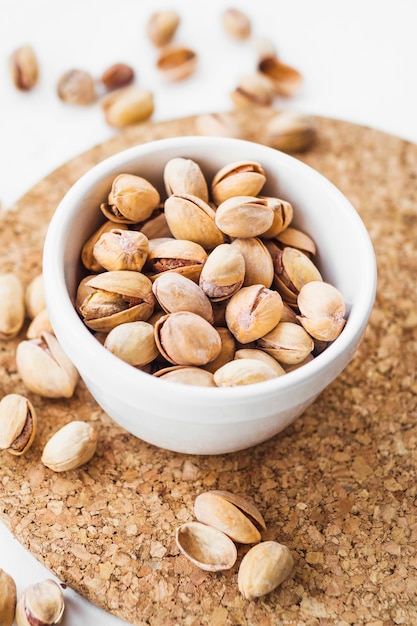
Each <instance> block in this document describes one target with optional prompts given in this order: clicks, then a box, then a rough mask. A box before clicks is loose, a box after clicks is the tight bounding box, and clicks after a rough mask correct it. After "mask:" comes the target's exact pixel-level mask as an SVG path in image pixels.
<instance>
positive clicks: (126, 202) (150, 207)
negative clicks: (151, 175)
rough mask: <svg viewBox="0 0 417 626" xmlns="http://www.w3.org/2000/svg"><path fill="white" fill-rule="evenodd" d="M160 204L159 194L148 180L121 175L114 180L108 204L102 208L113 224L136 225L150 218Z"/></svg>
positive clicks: (132, 175)
mask: <svg viewBox="0 0 417 626" xmlns="http://www.w3.org/2000/svg"><path fill="white" fill-rule="evenodd" d="M159 202H160V196H159V192H158V191H157V189H155V187H154V186H153V185H152V184H151V183H150V182H149V181H148V180H146V178H142V176H136V175H135V174H119V175H118V176H116V178H115V179H114V180H113V183H112V186H111V190H110V193H109V196H108V202H107V203H104V204H102V205H101V207H100V208H101V210H102V212H103V213H104V215H105V216H106V217H107V219H109V220H111V221H113V222H117V223H121V224H129V223H130V224H134V223H135V222H141V221H143V220H146V219H147V218H148V217H150V216H151V215H152V213H153V211H154V209H156V207H157V206H158V205H159Z"/></svg>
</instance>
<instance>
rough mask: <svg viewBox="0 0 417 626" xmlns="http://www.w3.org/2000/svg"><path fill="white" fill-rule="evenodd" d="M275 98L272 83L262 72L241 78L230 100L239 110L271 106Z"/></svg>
mask: <svg viewBox="0 0 417 626" xmlns="http://www.w3.org/2000/svg"><path fill="white" fill-rule="evenodd" d="M274 97H275V94H274V90H273V88H272V85H271V81H270V80H269V79H268V78H266V77H265V76H264V75H263V74H261V73H260V72H257V73H254V74H248V75H245V76H241V78H240V79H239V82H238V84H237V86H236V87H235V89H234V90H233V91H232V92H231V93H230V98H231V100H232V101H233V103H234V105H235V106H236V107H238V108H245V107H253V106H265V107H267V106H270V105H271V103H272V101H273V99H274Z"/></svg>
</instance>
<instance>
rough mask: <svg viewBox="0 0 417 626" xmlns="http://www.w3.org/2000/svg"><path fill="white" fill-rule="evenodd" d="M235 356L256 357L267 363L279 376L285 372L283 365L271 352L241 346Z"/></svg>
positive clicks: (236, 357)
mask: <svg viewBox="0 0 417 626" xmlns="http://www.w3.org/2000/svg"><path fill="white" fill-rule="evenodd" d="M234 358H235V359H256V360H258V361H262V363H265V365H267V366H268V367H270V368H271V369H272V370H274V372H275V374H276V375H277V376H282V375H283V374H285V370H284V368H283V367H282V365H280V364H279V363H278V361H277V360H276V359H274V357H272V356H271V355H270V354H267V353H266V352H264V351H263V350H258V349H256V348H241V349H240V350H237V351H236V353H235V357H234Z"/></svg>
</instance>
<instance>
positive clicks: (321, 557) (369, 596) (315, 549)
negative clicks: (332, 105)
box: [0, 117, 417, 626]
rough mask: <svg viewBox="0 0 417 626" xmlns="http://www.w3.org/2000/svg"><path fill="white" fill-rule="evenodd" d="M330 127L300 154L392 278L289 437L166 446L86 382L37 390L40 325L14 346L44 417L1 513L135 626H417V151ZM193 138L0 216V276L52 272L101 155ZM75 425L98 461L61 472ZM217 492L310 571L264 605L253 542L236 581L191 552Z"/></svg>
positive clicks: (68, 579)
mask: <svg viewBox="0 0 417 626" xmlns="http://www.w3.org/2000/svg"><path fill="white" fill-rule="evenodd" d="M315 119H316V122H317V128H318V141H317V143H316V144H315V146H314V147H313V148H312V149H310V150H309V151H308V152H307V153H304V154H301V155H298V158H300V159H302V160H303V161H305V162H306V163H308V164H310V165H312V166H313V167H314V168H316V169H317V170H319V171H320V172H321V173H322V174H324V175H325V176H327V177H328V178H329V179H330V180H331V181H332V182H333V183H335V184H336V185H337V186H338V187H339V188H340V189H341V191H342V192H344V193H345V194H346V196H347V197H348V198H349V199H350V200H351V202H352V203H353V204H354V206H355V207H356V208H357V210H358V212H359V213H360V215H361V217H362V219H363V220H364V222H365V224H366V226H367V227H368V229H369V232H370V235H371V237H372V240H373V243H374V246H375V251H376V255H377V262H378V271H379V281H378V291H377V297H376V303H375V308H374V310H373V313H372V315H371V320H370V324H369V327H368V329H367V332H366V334H365V337H364V339H363V342H362V344H361V347H360V349H359V351H358V353H357V355H356V356H355V358H354V359H353V361H352V362H351V363H350V365H349V366H348V367H347V368H346V369H345V371H344V372H343V373H342V374H341V375H340V376H339V377H338V378H337V380H336V381H334V382H333V383H332V384H331V385H330V386H329V387H328V388H327V389H326V390H325V391H324V392H323V393H322V394H321V395H320V397H319V398H318V399H317V400H316V402H315V403H314V404H313V405H312V406H311V407H310V408H309V409H308V410H307V411H306V412H305V413H304V415H303V416H302V417H300V418H299V419H298V420H297V421H296V422H295V423H294V424H292V425H291V426H290V427H288V428H287V429H286V430H285V431H283V432H282V433H280V434H279V435H277V436H275V437H274V438H273V439H271V440H269V441H267V442H265V443H263V444H261V445H258V446H256V447H255V448H253V449H250V450H245V451H242V452H236V453H232V454H228V455H222V456H192V455H183V454H177V453H172V452H168V451H165V450H161V449H158V448H156V447H154V446H152V445H149V444H147V443H145V442H143V441H141V440H139V439H136V438H135V437H133V436H131V435H129V434H128V433H126V432H125V431H123V430H122V429H121V428H120V427H118V426H117V425H116V424H114V423H113V422H112V420H111V419H109V418H108V417H107V416H106V415H105V414H104V413H103V412H102V411H101V410H100V409H99V407H98V406H97V405H96V403H95V402H94V401H93V400H92V398H91V396H90V395H89V393H88V392H87V391H86V389H85V387H84V386H83V384H82V383H80V384H79V385H78V387H77V389H76V392H75V395H74V397H73V398H72V399H71V400H65V401H59V400H46V399H42V398H40V397H38V396H34V395H33V394H30V393H28V392H27V390H26V389H25V387H24V385H23V384H22V382H21V380H20V378H19V376H18V374H17V372H16V364H15V348H16V345H17V343H18V341H20V340H21V339H22V338H24V337H25V329H23V331H22V333H21V334H20V336H19V337H18V338H17V339H16V340H12V341H9V342H5V341H3V342H0V395H1V396H3V395H4V394H7V393H11V392H17V393H22V394H24V395H27V396H28V397H29V398H30V399H31V401H32V402H33V404H34V405H35V407H36V409H37V412H38V416H39V428H38V432H37V436H36V439H35V442H34V444H33V446H32V447H31V449H30V450H29V451H28V453H27V454H26V455H25V456H23V457H13V456H11V455H10V454H9V453H8V452H6V451H0V480H1V496H0V516H1V518H2V519H3V521H4V522H5V523H6V524H7V526H8V527H9V528H10V530H11V531H12V533H13V534H14V536H15V537H16V538H17V539H18V540H19V541H20V542H21V543H22V544H23V545H24V546H25V547H26V548H27V549H28V550H29V551H30V552H31V553H32V554H34V555H35V557H36V558H37V559H39V561H40V562H41V563H43V564H44V565H45V566H46V567H48V568H49V569H50V570H51V571H52V572H53V573H54V574H55V575H57V576H58V577H59V578H60V579H61V580H62V581H63V582H64V583H66V584H67V585H69V586H71V587H72V588H73V589H75V590H76V591H78V592H79V593H81V594H82V595H84V596H85V597H86V598H88V599H89V600H90V601H91V602H93V603H95V604H96V605H98V606H100V607H102V608H103V609H105V610H107V611H109V612H111V613H113V614H115V615H117V616H119V617H121V618H124V619H125V620H127V621H128V622H131V623H133V624H138V625H145V624H151V625H152V626H159V625H161V626H162V625H164V626H166V625H176V624H186V625H190V626H199V625H201V624H210V626H220V625H230V624H239V625H244V624H257V625H259V626H266V625H269V624H271V625H276V624H282V625H290V624H308V625H311V626H316V625H319V624H320V626H324V625H333V624H338V625H340V626H345V625H346V624H365V623H366V624H372V625H373V626H385V625H388V624H415V623H417V606H416V598H417V552H416V550H417V511H416V508H415V498H416V485H417V383H416V382H415V372H416V363H417V289H416V276H417V184H416V182H417V146H416V145H414V144H411V143H408V142H406V141H404V140H402V139H399V138H396V137H393V136H391V135H388V134H385V133H382V132H379V131H377V130H373V129H370V128H366V127H362V126H359V125H355V124H350V123H346V122H342V121H336V120H330V119H325V118H315ZM261 121H262V120H261ZM247 122H248V127H247V128H248V136H249V137H250V138H252V139H254V140H256V138H257V129H256V128H254V127H253V125H252V126H251V124H253V120H250V119H249V120H248V121H247ZM258 122H259V120H258ZM250 130H252V131H253V132H252V135H251V134H250V132H249V131H250ZM189 134H197V130H196V118H195V117H190V118H186V119H180V120H175V121H168V122H163V123H158V124H152V123H146V124H143V125H140V126H137V127H134V128H131V129H128V130H126V131H124V132H121V133H120V134H118V135H117V136H115V137H114V138H112V139H111V140H110V141H108V142H106V143H104V144H103V145H99V146H97V147H94V148H93V149H91V150H89V151H88V152H86V153H85V154H82V155H80V156H79V157H77V158H75V159H73V160H71V161H70V162H69V163H67V164H65V165H63V166H62V167H60V168H59V169H57V170H56V171H54V172H53V173H51V174H50V175H49V176H48V177H47V178H45V179H44V180H42V181H41V182H40V183H39V184H37V185H36V186H35V187H34V188H33V189H32V190H31V191H30V192H29V193H27V194H26V195H25V196H24V197H23V198H22V199H21V200H20V201H18V202H17V204H16V205H15V206H14V207H13V208H12V209H11V210H10V211H8V212H7V213H5V214H3V215H2V219H1V224H0V225H1V229H0V271H1V272H6V271H12V272H16V273H17V274H18V275H20V277H21V278H22V280H23V281H24V283H25V284H27V283H28V282H29V280H30V279H31V278H32V277H34V276H35V275H36V274H37V273H39V272H40V269H41V253H42V246H43V239H44V235H45V231H46V228H47V225H48V221H49V219H50V217H51V215H52V213H53V211H54V209H55V207H56V206H57V204H58V202H59V200H60V199H61V198H62V196H63V194H64V193H65V192H66V191H67V189H68V188H69V187H70V185H71V184H72V183H73V182H74V181H75V180H76V179H77V178H78V177H79V176H80V175H81V174H83V173H84V172H85V171H86V170H87V169H89V168H90V167H91V166H92V165H94V164H96V163H97V162H98V161H100V160H102V159H103V158H105V157H107V156H109V155H111V154H113V153H114V152H117V151H119V150H121V149H124V148H126V147H129V146H131V145H134V144H136V143H140V142H146V141H150V140H153V139H157V138H162V137H168V136H174V135H189ZM317 210H320V207H317ZM354 254H355V250H354V249H352V255H354ZM139 401H140V399H139ZM74 418H78V419H82V420H85V421H87V422H91V423H93V424H94V426H95V428H96V429H97V430H98V432H99V444H98V449H97V453H96V455H95V457H94V458H93V459H92V460H91V461H90V463H88V464H87V465H85V466H83V467H82V468H80V469H77V470H73V471H67V472H64V473H62V474H57V473H54V472H52V471H51V470H49V469H46V468H45V467H44V466H43V465H42V463H41V461H40V458H41V453H42V449H43V446H44V444H45V442H46V441H47V439H48V438H49V437H50V436H51V434H52V433H53V432H54V431H56V430H57V429H58V428H59V427H60V426H63V425H64V424H66V423H67V422H69V421H71V420H73V419H74ZM209 489H226V490H230V491H233V492H235V493H237V494H242V495H246V496H248V497H249V498H251V499H253V501H254V502H255V503H256V504H257V505H258V508H259V509H260V511H261V512H262V513H263V515H264V517H265V520H266V524H267V531H266V533H265V534H264V538H265V539H274V540H278V541H279V542H282V543H284V544H286V545H287V546H288V547H289V548H290V550H291V552H292V554H293V556H294V560H295V567H294V571H293V573H292V575H291V576H290V578H289V579H287V580H286V581H284V583H283V584H282V585H281V586H280V587H279V588H278V589H276V590H275V591H274V592H272V593H271V594H269V595H268V596H265V597H264V598H261V599H259V600H257V601H252V602H248V601H247V600H245V599H244V598H243V596H242V595H241V594H240V593H239V592H238V587H237V570H238V566H239V562H240V560H241V558H242V556H243V554H244V553H245V552H246V550H247V547H246V548H244V547H243V546H239V548H238V555H239V556H238V561H237V563H236V565H235V566H234V567H233V568H232V569H231V570H229V571H227V572H222V573H221V574H212V573H207V572H204V571H202V570H199V569H197V568H196V567H195V566H194V565H192V564H191V563H190V562H189V561H187V560H186V559H185V557H183V556H182V555H180V554H179V551H178V549H177V547H176V545H175V539H174V537H175V529H176V527H177V526H178V525H179V524H181V523H182V522H184V521H186V520H192V519H194V516H193V504H194V499H195V497H196V495H197V494H198V493H200V492H202V491H205V490H209Z"/></svg>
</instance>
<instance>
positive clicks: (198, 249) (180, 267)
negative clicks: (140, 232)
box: [144, 239, 207, 282]
mask: <svg viewBox="0 0 417 626" xmlns="http://www.w3.org/2000/svg"><path fill="white" fill-rule="evenodd" d="M149 243H150V246H149V254H148V258H147V261H146V263H145V268H144V269H145V270H147V271H148V272H149V273H150V277H151V279H152V280H153V281H154V280H156V278H157V277H158V275H159V274H160V273H162V272H167V271H173V272H179V273H180V274H184V276H186V277H187V278H191V279H192V280H195V281H196V282H198V279H199V276H200V273H201V270H202V267H203V265H204V263H205V262H206V259H207V252H206V251H205V250H204V248H203V247H202V246H200V244H198V243H195V242H193V241H187V240H183V239H168V240H165V241H160V242H158V243H157V244H156V245H153V242H152V241H150V242H149Z"/></svg>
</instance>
